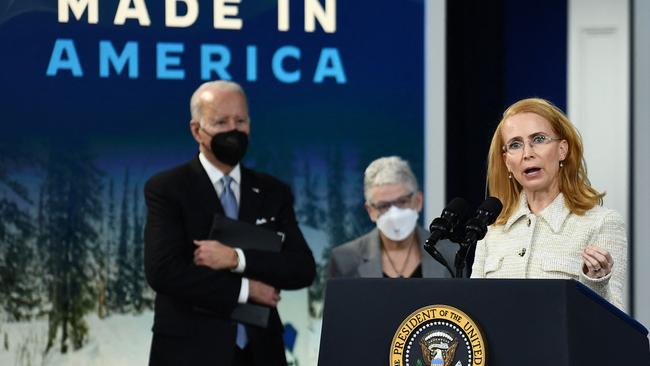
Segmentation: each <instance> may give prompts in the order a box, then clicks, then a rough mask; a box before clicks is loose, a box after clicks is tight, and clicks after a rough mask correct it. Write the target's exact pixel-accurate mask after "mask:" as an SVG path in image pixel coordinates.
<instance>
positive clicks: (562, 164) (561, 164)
mask: <svg viewBox="0 0 650 366" xmlns="http://www.w3.org/2000/svg"><path fill="white" fill-rule="evenodd" d="M563 166H564V161H562V160H560V168H561V167H563Z"/></svg>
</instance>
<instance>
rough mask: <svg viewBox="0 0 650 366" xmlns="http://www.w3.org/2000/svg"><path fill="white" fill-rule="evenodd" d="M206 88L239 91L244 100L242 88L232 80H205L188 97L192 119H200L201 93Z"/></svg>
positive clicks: (244, 94)
mask: <svg viewBox="0 0 650 366" xmlns="http://www.w3.org/2000/svg"><path fill="white" fill-rule="evenodd" d="M206 90H220V91H236V92H239V93H241V95H243V96H244V100H246V93H244V89H243V88H242V87H241V85H239V84H237V83H236V82H234V81H228V80H214V81H208V82H205V83H203V84H201V85H200V86H199V87H198V88H197V89H196V90H195V91H194V93H193V94H192V98H191V99H190V113H191V114H192V119H193V120H194V121H197V122H199V121H200V120H201V106H202V105H201V94H202V93H203V92H204V91H206Z"/></svg>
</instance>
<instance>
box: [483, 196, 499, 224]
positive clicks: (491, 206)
mask: <svg viewBox="0 0 650 366" xmlns="http://www.w3.org/2000/svg"><path fill="white" fill-rule="evenodd" d="M502 209H503V204H502V203H501V201H499V199H498V198H496V197H488V198H486V199H485V201H483V203H481V205H480V206H479V207H478V210H477V211H478V212H480V213H481V214H484V215H486V216H487V217H486V218H487V221H486V223H485V224H486V225H492V224H493V223H494V221H496V219H497V217H499V214H500V213H501V210H502Z"/></svg>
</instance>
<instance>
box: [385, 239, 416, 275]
mask: <svg viewBox="0 0 650 366" xmlns="http://www.w3.org/2000/svg"><path fill="white" fill-rule="evenodd" d="M381 246H382V247H383V248H384V254H385V255H386V259H388V264H390V267H391V268H392V269H393V271H395V273H397V276H398V277H400V278H404V271H405V270H406V265H408V263H409V258H411V252H412V249H413V240H411V243H409V250H408V252H407V253H406V259H404V264H402V269H401V270H399V271H398V270H397V266H395V262H393V259H392V258H391V257H390V255H389V254H388V250H387V249H386V246H385V245H384V243H381Z"/></svg>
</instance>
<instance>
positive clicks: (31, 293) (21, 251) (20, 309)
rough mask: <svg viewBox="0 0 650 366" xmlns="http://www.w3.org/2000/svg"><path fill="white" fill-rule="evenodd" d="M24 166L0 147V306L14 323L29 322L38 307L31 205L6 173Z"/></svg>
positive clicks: (17, 156)
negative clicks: (34, 272)
mask: <svg viewBox="0 0 650 366" xmlns="http://www.w3.org/2000/svg"><path fill="white" fill-rule="evenodd" d="M26 165H29V162H27V161H26V159H25V155H22V156H21V153H16V152H13V151H5V148H4V147H0V217H2V220H0V305H1V306H2V309H3V310H4V311H5V312H6V314H7V318H8V319H9V320H16V321H19V320H23V319H29V318H30V317H31V316H32V315H33V313H34V311H35V309H36V308H37V306H38V304H39V297H38V288H37V286H36V284H37V282H36V281H35V276H34V275H33V269H34V265H33V262H34V250H33V246H32V244H33V243H32V241H33V239H34V237H33V231H34V226H33V224H32V218H31V215H30V213H29V207H30V206H32V205H33V203H32V201H31V199H30V198H29V193H28V190H27V188H26V187H25V186H24V185H22V184H21V183H19V182H18V181H16V180H14V179H13V178H12V177H11V176H10V173H9V172H15V171H16V170H18V169H20V168H22V167H24V166H26Z"/></svg>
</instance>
